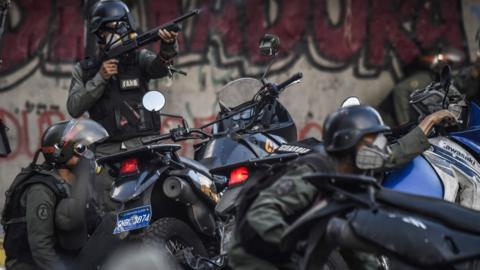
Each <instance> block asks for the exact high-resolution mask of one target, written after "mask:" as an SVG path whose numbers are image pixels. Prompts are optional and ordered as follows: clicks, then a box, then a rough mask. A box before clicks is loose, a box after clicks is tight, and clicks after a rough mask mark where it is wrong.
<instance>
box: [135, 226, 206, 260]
mask: <svg viewBox="0 0 480 270" xmlns="http://www.w3.org/2000/svg"><path fill="white" fill-rule="evenodd" d="M143 242H144V243H145V244H147V245H149V246H154V245H156V246H160V247H161V248H163V249H165V248H166V249H167V250H168V251H169V252H170V254H171V255H173V256H174V257H177V256H178V253H181V252H180V251H181V250H182V248H191V249H192V253H193V255H199V256H202V257H207V251H206V249H205V246H204V245H203V243H202V241H201V240H200V238H199V237H198V236H197V234H196V233H195V232H194V231H193V230H192V229H191V228H190V226H188V225H187V224H186V223H185V222H183V221H181V220H179V219H176V218H171V217H167V218H160V219H158V220H156V221H155V222H153V223H152V224H151V225H150V226H149V227H148V228H147V229H146V230H145V233H144V236H143ZM177 249H178V250H177ZM180 263H184V262H181V261H180Z"/></svg>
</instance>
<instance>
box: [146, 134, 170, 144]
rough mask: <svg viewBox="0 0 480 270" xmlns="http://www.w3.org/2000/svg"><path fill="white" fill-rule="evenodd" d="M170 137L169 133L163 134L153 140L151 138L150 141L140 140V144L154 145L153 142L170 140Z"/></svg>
mask: <svg viewBox="0 0 480 270" xmlns="http://www.w3.org/2000/svg"><path fill="white" fill-rule="evenodd" d="M170 136H171V135H170V133H168V134H163V135H160V136H158V137H155V138H152V139H149V140H142V143H143V144H151V143H154V142H158V141H163V140H166V139H170Z"/></svg>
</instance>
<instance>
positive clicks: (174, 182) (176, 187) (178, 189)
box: [163, 176, 201, 206]
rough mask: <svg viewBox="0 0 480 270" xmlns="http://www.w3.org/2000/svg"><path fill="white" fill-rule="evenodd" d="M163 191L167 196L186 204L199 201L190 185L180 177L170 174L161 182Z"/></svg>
mask: <svg viewBox="0 0 480 270" xmlns="http://www.w3.org/2000/svg"><path fill="white" fill-rule="evenodd" d="M163 192H164V193H165V195H166V196H167V197H168V198H170V199H173V200H175V201H177V202H181V203H183V204H185V205H187V206H190V205H194V204H197V203H199V202H200V199H199V198H198V196H197V195H196V194H195V193H194V192H193V190H192V187H191V186H190V185H189V184H188V183H186V182H185V180H183V179H181V178H180V177H176V176H170V177H168V178H167V179H165V181H164V182H163ZM200 203H201V202H200Z"/></svg>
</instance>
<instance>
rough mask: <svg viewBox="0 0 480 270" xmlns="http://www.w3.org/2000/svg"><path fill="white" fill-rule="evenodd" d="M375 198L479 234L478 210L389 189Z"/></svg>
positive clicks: (380, 192)
mask: <svg viewBox="0 0 480 270" xmlns="http://www.w3.org/2000/svg"><path fill="white" fill-rule="evenodd" d="M377 200H379V201H382V202H384V203H386V204H390V205H393V206H395V207H399V208H401V209H404V210H407V211H411V212H415V213H417V214H421V215H423V216H427V217H430V218H432V219H435V220H438V221H440V222H442V223H443V224H444V225H446V226H448V227H450V228H452V229H458V230H463V231H467V232H470V233H475V234H480V226H479V224H480V212H478V211H475V210H472V209H468V208H465V207H463V206H460V205H458V204H454V203H451V202H448V201H444V200H439V199H436V198H431V197H426V196H419V195H413V194H408V193H403V192H398V191H394V190H390V189H382V190H380V191H379V192H378V193H377Z"/></svg>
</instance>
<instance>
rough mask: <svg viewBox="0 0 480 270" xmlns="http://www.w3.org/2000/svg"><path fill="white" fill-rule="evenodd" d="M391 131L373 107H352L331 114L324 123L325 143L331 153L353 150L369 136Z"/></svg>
mask: <svg viewBox="0 0 480 270" xmlns="http://www.w3.org/2000/svg"><path fill="white" fill-rule="evenodd" d="M387 130H390V128H389V127H388V126H385V125H384V124H383V120H382V118H381V117H380V114H379V113H378V112H377V111H376V110H375V109H374V108H372V107H370V106H365V105H352V106H347V107H343V108H340V109H339V110H337V111H336V112H334V113H332V114H330V115H328V116H327V118H326V119H325V122H324V123H323V141H324V144H325V149H326V150H327V152H330V153H338V152H344V151H348V150H351V149H352V148H353V147H354V146H355V145H356V144H357V143H358V142H359V141H360V140H361V139H362V138H363V136H365V135H367V134H372V133H373V134H374V133H381V132H385V131H387Z"/></svg>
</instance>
